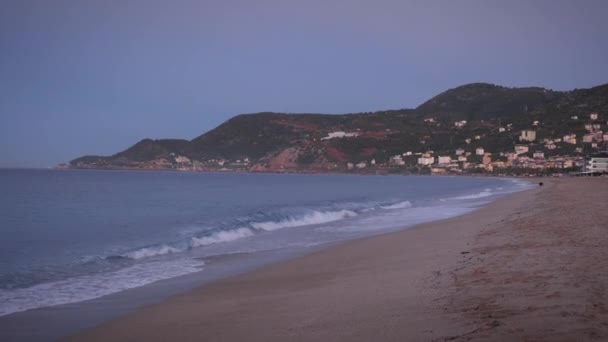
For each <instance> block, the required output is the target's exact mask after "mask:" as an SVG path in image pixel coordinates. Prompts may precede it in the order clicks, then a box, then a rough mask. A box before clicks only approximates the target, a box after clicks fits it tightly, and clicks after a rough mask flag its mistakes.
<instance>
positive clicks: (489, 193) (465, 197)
mask: <svg viewBox="0 0 608 342" xmlns="http://www.w3.org/2000/svg"><path fill="white" fill-rule="evenodd" d="M492 195H494V193H493V192H492V191H489V190H488V189H486V190H484V191H482V192H478V193H476V194H471V195H463V196H456V197H450V198H449V199H450V200H468V199H477V198H483V197H488V196H492Z"/></svg>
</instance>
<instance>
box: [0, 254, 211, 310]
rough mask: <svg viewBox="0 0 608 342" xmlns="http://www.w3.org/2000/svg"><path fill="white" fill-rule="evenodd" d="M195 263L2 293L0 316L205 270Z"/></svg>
mask: <svg viewBox="0 0 608 342" xmlns="http://www.w3.org/2000/svg"><path fill="white" fill-rule="evenodd" d="M202 265H204V262H202V261H200V260H195V259H180V260H173V261H153V262H147V263H141V264H136V265H133V266H131V267H127V268H123V269H121V270H118V271H114V272H109V273H100V274H95V275H87V276H80V277H74V278H70V279H66V280H60V281H55V282H50V283H42V284H38V285H34V286H31V287H26V288H17V289H11V290H3V289H0V304H1V305H0V316H3V315H8V314H11V313H14V312H20V311H25V310H29V309H34V308H40V307H46V306H53V305H60V304H67V303H74V302H80V301H83V300H89V299H94V298H99V297H102V296H105V295H108V294H111V293H115V292H119V291H124V290H127V289H130V288H134V287H139V286H143V285H146V284H150V283H153V282H156V281H159V280H163V279H169V278H173V277H177V276H181V275H184V274H188V273H192V272H196V271H200V270H201V266H202Z"/></svg>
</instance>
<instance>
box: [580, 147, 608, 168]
mask: <svg viewBox="0 0 608 342" xmlns="http://www.w3.org/2000/svg"><path fill="white" fill-rule="evenodd" d="M585 171H586V172H601V173H608V151H603V152H600V153H596V154H592V155H590V156H589V157H587V158H585Z"/></svg>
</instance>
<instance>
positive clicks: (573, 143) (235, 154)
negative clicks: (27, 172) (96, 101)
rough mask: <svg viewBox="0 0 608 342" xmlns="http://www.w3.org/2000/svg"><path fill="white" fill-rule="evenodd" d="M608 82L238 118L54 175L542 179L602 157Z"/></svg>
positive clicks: (606, 141) (460, 90) (472, 91)
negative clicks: (411, 105)
mask: <svg viewBox="0 0 608 342" xmlns="http://www.w3.org/2000/svg"><path fill="white" fill-rule="evenodd" d="M607 120H608V84H604V85H601V86H597V87H593V88H589V89H575V90H571V91H553V90H549V89H545V88H538V87H527V88H509V87H503V86H498V85H493V84H487V83H473V84H467V85H463V86H460V87H457V88H454V89H449V90H447V91H445V92H443V93H441V94H439V95H437V96H435V97H433V98H432V99H430V100H428V101H427V102H425V103H423V104H422V105H420V106H419V107H417V108H415V109H397V110H387V111H378V112H367V113H352V114H342V115H333V114H290V113H270V112H265V113H255V114H242V115H238V116H235V117H233V118H231V119H229V120H228V121H226V122H224V123H223V124H221V125H220V126H218V127H217V128H215V129H213V130H211V131H209V132H207V133H204V134H203V135H201V136H199V137H197V138H195V139H193V140H181V139H160V140H151V139H143V140H141V141H139V142H138V143H136V144H135V145H133V146H131V147H129V148H128V149H126V150H124V151H122V152H119V153H116V154H114V155H112V156H83V157H80V158H77V159H74V160H72V161H70V162H69V163H66V164H61V165H59V166H57V167H58V168H70V169H129V170H181V171H238V172H310V173H338V172H339V173H373V174H393V173H395V174H462V173H467V174H468V173H485V174H499V175H502V174H505V175H512V174H516V175H517V174H547V173H563V172H570V171H575V170H580V169H581V168H582V167H583V166H584V165H583V164H584V156H586V155H589V154H592V153H596V152H601V151H602V150H608V127H607V126H608V121H607Z"/></svg>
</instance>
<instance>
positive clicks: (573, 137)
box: [564, 134, 576, 145]
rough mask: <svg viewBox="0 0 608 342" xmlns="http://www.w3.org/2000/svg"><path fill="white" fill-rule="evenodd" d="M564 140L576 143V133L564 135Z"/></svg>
mask: <svg viewBox="0 0 608 342" xmlns="http://www.w3.org/2000/svg"><path fill="white" fill-rule="evenodd" d="M564 142H565V143H568V144H572V145H576V134H566V135H564Z"/></svg>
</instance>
